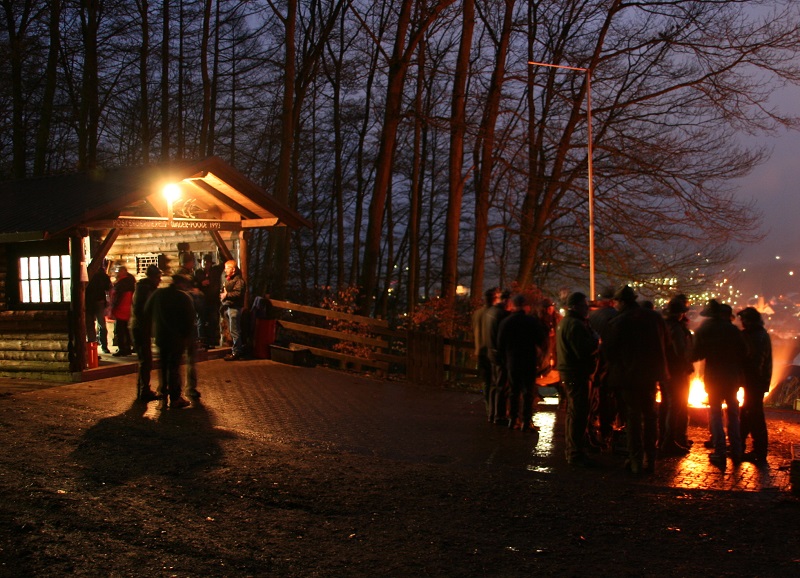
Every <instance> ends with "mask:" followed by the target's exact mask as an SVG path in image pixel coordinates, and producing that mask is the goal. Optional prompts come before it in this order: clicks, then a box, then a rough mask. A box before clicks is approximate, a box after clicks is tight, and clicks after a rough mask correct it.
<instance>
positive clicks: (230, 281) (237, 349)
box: [219, 260, 247, 361]
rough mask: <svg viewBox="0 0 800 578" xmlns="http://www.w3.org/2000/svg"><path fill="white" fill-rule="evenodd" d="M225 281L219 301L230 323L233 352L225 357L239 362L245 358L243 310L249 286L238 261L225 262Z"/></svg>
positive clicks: (226, 359)
mask: <svg viewBox="0 0 800 578" xmlns="http://www.w3.org/2000/svg"><path fill="white" fill-rule="evenodd" d="M224 275H225V281H224V282H223V284H222V291H221V292H220V294H219V300H220V303H221V304H222V309H223V310H224V312H225V317H226V318H227V321H228V330H229V331H230V333H231V341H232V342H233V344H232V346H231V352H230V354H229V355H226V356H225V361H238V360H240V359H242V358H243V356H244V336H243V335H242V309H244V300H245V294H246V292H247V284H246V283H245V280H244V278H242V272H241V270H240V269H239V267H237V266H236V261H234V260H230V261H226V262H225V271H224Z"/></svg>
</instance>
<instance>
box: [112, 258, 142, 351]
mask: <svg viewBox="0 0 800 578" xmlns="http://www.w3.org/2000/svg"><path fill="white" fill-rule="evenodd" d="M134 289H136V280H135V279H134V278H133V275H131V274H130V273H128V269H127V267H125V266H124V265H123V266H121V267H120V268H119V269H118V270H117V280H116V282H115V283H114V286H113V287H112V291H111V316H112V317H113V318H114V320H115V321H114V340H115V341H116V343H117V347H118V349H117V351H116V352H114V353H112V354H111V355H113V356H114V357H127V356H128V355H130V354H131V353H133V346H132V344H131V332H130V328H129V327H128V322H129V321H130V319H131V304H132V303H133V291H134Z"/></svg>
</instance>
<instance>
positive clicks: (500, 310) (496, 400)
mask: <svg viewBox="0 0 800 578" xmlns="http://www.w3.org/2000/svg"><path fill="white" fill-rule="evenodd" d="M510 300H511V292H510V291H509V290H508V289H504V290H503V292H502V293H501V294H500V299H498V300H497V302H496V303H495V304H494V305H492V306H491V307H490V308H489V309H488V310H487V311H486V314H485V315H484V316H483V324H484V325H483V332H484V335H485V336H488V340H489V348H488V351H487V353H488V357H489V362H490V363H491V364H492V386H491V390H490V392H489V404H490V406H491V407H490V410H489V421H491V422H493V423H495V424H497V425H506V423H507V421H506V420H507V419H508V409H507V407H506V406H507V404H508V389H507V388H508V383H507V382H508V375H507V373H506V367H505V364H503V363H502V360H501V359H500V358H499V356H498V355H497V335H498V331H499V329H500V323H502V321H503V319H505V318H506V317H507V316H508V314H509V310H508V309H509V302H510Z"/></svg>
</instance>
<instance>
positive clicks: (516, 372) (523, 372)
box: [497, 294, 547, 431]
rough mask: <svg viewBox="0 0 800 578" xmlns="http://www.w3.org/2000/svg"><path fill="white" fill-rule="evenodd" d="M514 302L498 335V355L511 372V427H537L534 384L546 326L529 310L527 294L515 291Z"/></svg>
mask: <svg viewBox="0 0 800 578" xmlns="http://www.w3.org/2000/svg"><path fill="white" fill-rule="evenodd" d="M513 304H514V312H513V313H511V315H509V316H508V317H506V318H505V319H503V321H502V323H500V327H499V328H498V335H497V357H498V359H499V361H500V363H502V364H503V365H504V366H505V368H506V371H507V372H508V384H509V389H510V392H509V397H508V427H509V429H518V430H522V431H537V430H538V428H537V427H536V426H534V425H533V422H532V420H533V388H534V385H535V383H536V374H537V373H538V372H539V362H540V360H541V358H542V357H543V355H544V352H545V351H547V328H545V326H544V324H542V322H541V321H540V320H539V318H538V317H536V316H534V315H531V314H530V312H531V305H530V302H529V301H528V298H527V297H526V296H525V295H523V294H519V295H515V296H514V299H513ZM520 406H521V407H520Z"/></svg>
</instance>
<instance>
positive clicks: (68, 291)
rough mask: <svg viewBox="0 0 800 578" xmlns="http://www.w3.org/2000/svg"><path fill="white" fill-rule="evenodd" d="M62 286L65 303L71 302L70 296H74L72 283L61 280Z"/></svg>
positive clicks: (67, 280)
mask: <svg viewBox="0 0 800 578" xmlns="http://www.w3.org/2000/svg"><path fill="white" fill-rule="evenodd" d="M61 286H62V291H63V293H62V295H64V301H69V298H70V295H72V283H71V282H70V280H69V279H62V280H61Z"/></svg>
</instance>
